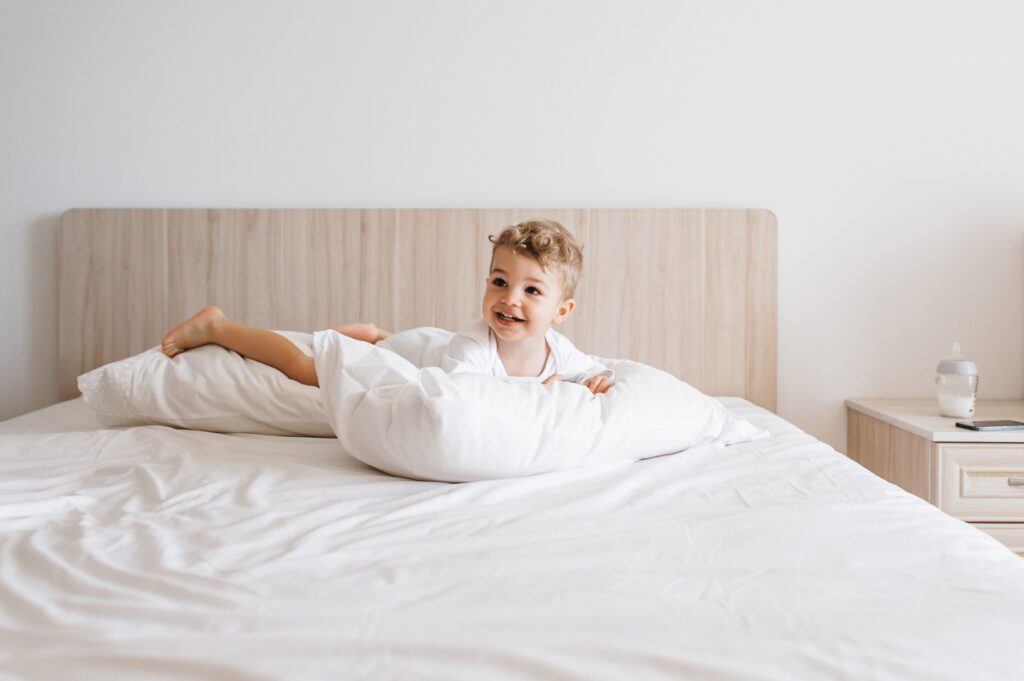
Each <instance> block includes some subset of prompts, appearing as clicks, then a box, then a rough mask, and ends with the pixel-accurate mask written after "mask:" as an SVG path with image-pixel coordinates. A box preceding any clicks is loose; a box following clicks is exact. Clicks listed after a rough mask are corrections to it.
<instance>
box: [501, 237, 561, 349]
mask: <svg viewBox="0 0 1024 681" xmlns="http://www.w3.org/2000/svg"><path fill="white" fill-rule="evenodd" d="M552 269H554V268H552ZM575 306H576V302H575V301H574V300H572V299H567V300H563V299H562V275H561V273H560V272H555V271H547V272H546V271H544V270H543V269H542V268H541V266H540V263H538V262H537V261H536V260H534V259H533V258H532V257H530V256H529V255H520V254H518V253H515V252H514V251H513V250H512V249H510V248H508V247H505V246H502V247H500V248H498V249H497V250H496V251H495V252H494V258H493V259H492V261H491V274H490V276H489V277H488V278H487V288H486V290H485V291H484V303H483V315H484V319H485V320H487V325H488V326H490V327H491V329H492V330H493V331H494V333H495V335H496V336H497V337H498V338H499V339H501V340H503V341H518V340H523V339H526V338H534V337H538V336H539V337H543V336H544V334H545V333H547V330H548V329H549V328H550V327H551V325H552V324H558V323H559V322H561V321H562V320H563V319H565V318H566V317H568V316H569V314H570V313H572V310H573V308H574V307H575Z"/></svg>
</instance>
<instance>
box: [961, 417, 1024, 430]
mask: <svg viewBox="0 0 1024 681" xmlns="http://www.w3.org/2000/svg"><path fill="white" fill-rule="evenodd" d="M956 425H957V427H958V428H966V429H968V430H1024V421H1013V420H1010V419H1002V420H998V421H957V422H956Z"/></svg>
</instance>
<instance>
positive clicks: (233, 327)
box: [161, 307, 319, 385]
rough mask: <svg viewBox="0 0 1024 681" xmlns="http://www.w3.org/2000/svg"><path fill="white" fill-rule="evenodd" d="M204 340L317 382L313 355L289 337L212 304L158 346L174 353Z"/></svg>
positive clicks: (299, 378)
mask: <svg viewBox="0 0 1024 681" xmlns="http://www.w3.org/2000/svg"><path fill="white" fill-rule="evenodd" d="M208 343H215V344H217V345H220V346H223V347H225V348H227V349H229V350H234V351H235V352H237V353H238V354H240V355H243V356H244V357H248V358H249V359H254V360H256V361H257V362H263V363H264V364H269V365H270V366H272V367H274V368H275V369H278V370H280V371H282V372H283V373H284V374H285V375H286V376H288V378H291V379H293V380H296V381H299V382H300V383H305V384H306V385H319V382H318V381H317V378H316V368H315V366H314V364H313V358H312V357H309V356H307V355H306V354H305V353H304V352H302V350H299V348H297V347H296V346H295V345H294V344H293V343H292V342H291V341H290V340H288V339H287V338H285V337H284V336H282V335H281V334H279V333H274V332H273V331H269V330H267V329H257V328H254V327H251V326H242V325H241V324H236V323H235V322H233V321H231V320H230V319H228V318H227V317H226V316H225V315H224V313H223V312H221V311H220V309H219V308H216V307H206V308H203V309H202V310H200V311H199V312H198V313H197V314H196V315H195V316H194V317H192V318H191V319H188V320H186V321H184V322H182V323H181V324H178V325H177V326H176V327H174V328H173V329H171V330H170V331H169V332H168V333H167V335H166V336H164V341H163V343H162V345H161V348H162V349H163V351H164V354H165V355H167V356H168V357H174V356H175V355H176V354H178V353H179V352H183V351H185V350H188V349H189V348H195V347H199V346H200V345H206V344H208Z"/></svg>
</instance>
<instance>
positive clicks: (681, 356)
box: [60, 208, 778, 411]
mask: <svg viewBox="0 0 1024 681" xmlns="http://www.w3.org/2000/svg"><path fill="white" fill-rule="evenodd" d="M534 217H546V218H551V219H554V220H558V221H559V222H562V223H563V224H564V225H566V226H567V227H568V228H569V229H570V230H572V231H573V232H574V233H575V234H576V235H577V236H578V237H579V238H580V240H581V241H582V243H583V245H584V272H583V277H582V279H581V281H580V284H579V287H578V289H577V292H576V299H577V304H578V305H577V310H576V312H575V314H573V316H572V317H571V318H570V319H569V320H567V321H566V322H565V323H564V324H563V325H562V326H561V328H560V331H562V332H563V333H565V334H566V335H567V336H569V337H570V338H571V339H572V340H573V341H574V342H575V343H576V344H577V345H578V346H579V347H580V348H581V349H583V350H584V351H586V352H589V353H592V354H596V355H600V356H604V357H624V358H630V359H636V360H639V361H642V362H646V363H649V364H653V365H655V366H658V367H661V368H663V369H665V370H667V371H670V372H672V373H673V374H675V375H677V376H679V377H681V378H683V379H684V380H686V381H688V382H690V383H692V384H693V385H695V386H697V387H699V388H700V389H702V390H704V391H705V392H707V393H710V394H715V395H738V396H741V397H746V398H747V399H750V400H751V401H753V402H755V403H757V404H760V405H761V406H764V407H766V408H768V409H771V410H773V411H774V410H775V408H776V390H777V388H776V386H777V377H776V363H777V340H776V338H777V334H776V327H777V288H776V286H777V285H776V278H777V258H778V256H777V238H778V237H777V225H776V221H775V216H774V215H772V214H771V213H770V212H769V211H766V210H711V209H707V210H705V209H584V208H556V209H462V208H460V209H308V210H307V209H295V210H272V209H248V210H241V209H239V210H229V209H214V210H201V209H196V210H192V209H167V210H160V209H157V210H131V209H76V210H71V211H68V212H67V213H66V214H65V215H64V217H63V218H62V221H61V230H60V262H61V275H60V277H61V279H60V310H61V311H60V380H61V396H62V397H63V398H70V397H73V396H75V395H77V388H76V385H75V378H76V376H78V375H79V374H81V373H83V372H85V371H88V370H89V369H92V368H94V367H97V366H100V365H102V364H105V363H107V362H111V361H114V360H117V359H121V358H123V357H127V356H130V355H131V354H134V353H137V352H140V351H142V350H144V349H146V348H148V347H152V346H154V345H156V344H157V343H159V341H160V339H161V338H162V336H163V334H164V332H165V331H166V330H167V328H169V326H170V325H173V324H174V323H177V322H178V321H180V320H181V319H184V318H186V317H187V316H189V315H191V314H192V313H194V312H195V311H196V310H198V309H199V308H201V307H203V306H204V305H208V304H213V305H218V306H220V307H222V308H223V309H224V310H225V311H226V312H227V313H228V314H229V315H231V316H232V317H234V318H235V319H237V320H238V321H240V322H242V323H245V324H250V325H258V326H265V327H270V328H276V329H295V330H314V329H320V328H325V327H327V326H332V325H336V324H341V323H346V322H351V321H372V322H375V323H377V324H379V325H380V326H383V327H385V328H390V329H393V330H402V329H407V328H412V327H415V326H441V327H444V328H450V329H458V328H462V327H465V326H466V325H467V324H469V323H471V322H472V321H473V320H475V319H477V318H478V317H479V315H480V300H481V297H482V293H483V286H484V280H485V278H486V276H487V268H488V265H489V263H490V254H491V245H490V243H489V242H488V241H487V236H488V235H490V234H497V233H498V232H499V231H501V229H503V228H504V227H506V226H508V225H510V224H513V223H515V222H518V221H521V220H524V219H528V218H534Z"/></svg>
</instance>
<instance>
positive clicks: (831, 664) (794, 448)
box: [0, 398, 1024, 681]
mask: <svg viewBox="0 0 1024 681" xmlns="http://www.w3.org/2000/svg"><path fill="white" fill-rule="evenodd" d="M723 402H724V403H725V404H726V406H727V407H728V408H729V409H730V410H732V411H734V412H736V413H737V414H739V415H740V416H742V417H744V418H746V419H748V420H750V421H751V422H753V423H754V424H755V425H758V426H759V427H762V428H765V429H767V430H769V431H770V432H771V436H770V437H769V438H767V439H764V440H759V441H756V442H751V443H746V444H742V445H733V446H729V447H723V446H720V445H707V446H703V447H699V448H695V449H691V450H688V451H686V452H682V453H678V454H672V455H668V456H663V457H659V458H656V459H649V460H646V461H641V462H636V463H627V464H620V463H617V464H610V465H604V466H596V467H590V468H580V469H574V470H569V471H563V472H558V473H551V474H546V475H537V476H534V477H529V478H520V479H514V480H495V481H484V482H473V483H464V484H447V483H434V482H421V481H411V480H404V479H399V478H394V477H390V476H388V475H385V474H383V473H380V472H378V471H376V470H374V469H372V468H369V467H367V466H365V465H364V464H361V463H359V462H358V461H356V460H355V459H353V458H351V457H349V456H348V455H346V454H345V452H344V451H342V450H341V449H340V446H339V444H338V442H337V441H336V440H333V439H316V438H299V437H277V436H263V435H223V434H214V433H204V432H195V431H185V430H175V429H171V428H165V427H159V426H150V427H139V428H129V429H123V428H122V429H103V428H102V427H101V426H100V425H99V424H98V423H96V421H95V420H94V419H92V417H91V415H90V414H89V413H88V411H87V409H86V408H85V406H84V404H83V403H82V402H81V401H80V400H74V401H70V402H66V403H62V404H60V405H56V406H54V407H50V408H48V409H44V410H41V411H39V412H35V413H33V414H30V415H27V416H25V417H21V418H18V419H14V420H11V421H8V422H5V423H3V424H0V575H2V578H0V678H4V679H6V678H14V679H20V678H33V679H34V678H41V679H50V678H75V679H103V680H104V681H109V680H111V679H138V678H146V679H217V680H219V681H223V680H225V679H339V678H374V679H381V678H402V679H406V678H412V679H416V678H423V679H474V680H477V679H506V678H507V679H522V678H538V679H588V680H594V679H622V678H643V679H658V678H665V679H669V678H672V679H675V678H700V679H727V680H728V679H779V680H782V679H787V680H788V679H844V678H848V679H956V680H958V681H959V680H961V679H966V678H970V679H1010V678H1019V674H1020V669H1021V667H1020V662H1019V657H1018V655H1017V650H1018V646H1019V642H1020V640H1021V636H1022V634H1024V561H1021V560H1020V559H1019V558H1018V557H1016V556H1015V555H1013V554H1012V553H1011V552H1010V551H1009V550H1007V549H1006V548H1004V547H1003V546H1002V545H1001V544H999V543H998V542H997V541H995V540H994V539H992V538H990V537H989V536H988V535H986V534H984V533H982V532H980V531H978V530H976V529H974V528H972V527H970V526H969V525H967V524H965V523H962V522H960V521H958V520H956V519H954V518H952V517H949V516H947V515H945V514H943V513H941V512H940V511H938V510H937V509H936V508H934V507H932V506H931V505H929V504H927V503H925V502H924V501H922V500H920V499H918V498H917V497H914V496H912V495H910V494H908V493H906V492H904V491H902V490H900V489H899V488H897V487H895V486H893V485H890V484H889V483H886V482H885V481H883V480H881V479H880V478H878V477H876V476H874V475H873V474H871V473H870V472H868V471H867V470H865V469H864V468H862V467H860V466H859V465H857V464H856V463H854V462H852V461H850V460H849V459H847V458H846V457H844V456H843V455H841V454H839V453H837V452H835V451H834V450H832V449H831V448H829V447H828V446H827V445H825V444H823V443H821V442H820V441H817V440H815V439H814V438H813V437H811V436H810V435H808V434H806V433H804V432H802V431H800V430H799V429H797V428H796V427H794V426H793V425H791V424H789V423H787V422H786V421H784V420H783V419H781V418H779V417H777V416H775V415H774V414H771V413H770V412H767V411H765V410H763V409H760V408H758V407H756V406H754V405H752V404H750V403H749V402H746V401H744V400H740V399H735V398H723Z"/></svg>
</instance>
